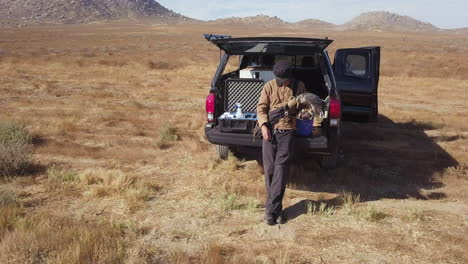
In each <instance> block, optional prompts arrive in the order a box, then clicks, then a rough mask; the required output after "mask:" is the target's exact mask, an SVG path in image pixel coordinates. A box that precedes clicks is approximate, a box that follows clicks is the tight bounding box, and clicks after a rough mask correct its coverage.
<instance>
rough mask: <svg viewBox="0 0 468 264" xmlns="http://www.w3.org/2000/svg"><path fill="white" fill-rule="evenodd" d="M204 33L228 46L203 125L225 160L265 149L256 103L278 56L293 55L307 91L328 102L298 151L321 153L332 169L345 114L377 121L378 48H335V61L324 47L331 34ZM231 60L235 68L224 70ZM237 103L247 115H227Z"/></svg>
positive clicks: (289, 57) (295, 74)
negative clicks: (257, 131) (234, 154)
mask: <svg viewBox="0 0 468 264" xmlns="http://www.w3.org/2000/svg"><path fill="white" fill-rule="evenodd" d="M205 38H206V39H207V40H208V41H210V42H211V43H213V44H214V45H216V46H218V47H219V48H220V49H221V50H222V51H224V54H223V56H222V57H221V59H220V63H219V66H218V69H217V70H216V73H215V75H214V78H213V81H212V83H211V89H210V94H209V95H208V97H207V98H206V113H207V123H206V127H205V133H206V138H207V139H208V141H209V142H211V143H212V144H215V145H216V148H217V151H218V154H219V157H220V158H221V159H226V158H227V155H228V151H233V152H236V151H241V152H242V151H246V150H247V151H255V150H259V149H260V148H261V146H262V140H261V139H258V138H254V137H253V133H252V132H253V129H254V127H255V124H256V115H255V113H256V105H257V102H258V98H259V96H260V92H261V90H262V87H263V85H264V83H266V82H268V81H269V80H271V79H273V78H274V75H273V74H272V66H273V65H274V63H275V62H276V61H279V60H289V61H290V63H291V64H292V66H293V77H294V78H295V79H297V80H301V81H302V82H304V84H305V85H306V89H307V90H308V92H310V93H313V94H316V95H318V96H319V97H320V98H321V99H322V100H323V101H324V106H325V107H324V109H325V110H324V116H323V121H322V122H321V124H319V125H318V126H317V127H315V128H314V129H316V131H315V133H313V135H310V136H308V137H297V140H296V151H297V152H300V153H301V154H302V155H304V154H318V155H320V156H321V162H322V166H323V167H325V168H334V167H336V162H337V157H338V151H339V148H340V137H341V133H340V127H341V121H342V118H343V117H345V116H347V115H352V116H360V117H361V118H360V119H364V120H367V121H376V120H377V116H378V104H377V88H378V82H379V66H380V47H363V48H352V49H340V50H337V51H336V53H335V60H334V63H333V64H332V63H331V62H330V58H329V56H328V52H327V51H326V48H327V47H328V46H329V45H330V44H331V43H332V42H333V41H332V40H330V39H313V38H284V37H252V38H231V37H230V36H226V35H211V34H205ZM232 60H234V62H235V64H236V65H235V67H232V66H231V64H232V62H233V61H232ZM228 63H229V65H230V66H229V67H230V68H231V69H230V70H232V71H229V70H228V71H227V72H225V69H226V68H227V67H226V65H228ZM236 104H241V109H242V112H243V113H245V116H246V118H242V119H236V118H235V117H234V118H233V116H234V115H231V118H229V117H228V118H226V116H229V114H228V113H235V111H236ZM225 113H226V114H225ZM362 117H363V118H362Z"/></svg>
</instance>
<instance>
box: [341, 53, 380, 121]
mask: <svg viewBox="0 0 468 264" xmlns="http://www.w3.org/2000/svg"><path fill="white" fill-rule="evenodd" d="M334 71H335V80H336V86H337V89H338V90H339V93H340V98H341V104H342V109H343V115H344V117H349V116H363V117H367V118H368V120H369V121H374V122H375V121H377V117H378V114H379V110H378V101H377V90H378V86H379V71H380V47H364V48H353V49H339V50H337V51H336V53H335V62H334Z"/></svg>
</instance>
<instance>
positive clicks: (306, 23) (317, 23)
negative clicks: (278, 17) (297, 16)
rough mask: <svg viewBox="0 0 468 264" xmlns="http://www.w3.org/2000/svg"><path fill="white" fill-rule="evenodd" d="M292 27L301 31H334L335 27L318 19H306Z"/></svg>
mask: <svg viewBox="0 0 468 264" xmlns="http://www.w3.org/2000/svg"><path fill="white" fill-rule="evenodd" d="M293 25H294V26H296V27H299V28H302V29H336V27H337V25H335V24H332V23H328V22H325V21H323V20H318V19H306V20H301V21H299V22H296V23H293Z"/></svg>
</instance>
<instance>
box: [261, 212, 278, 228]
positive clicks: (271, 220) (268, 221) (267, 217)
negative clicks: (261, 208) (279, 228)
mask: <svg viewBox="0 0 468 264" xmlns="http://www.w3.org/2000/svg"><path fill="white" fill-rule="evenodd" d="M263 219H264V220H265V224H267V225H270V226H272V225H276V224H277V223H276V219H275V216H274V215H273V214H265V217H264V218H263Z"/></svg>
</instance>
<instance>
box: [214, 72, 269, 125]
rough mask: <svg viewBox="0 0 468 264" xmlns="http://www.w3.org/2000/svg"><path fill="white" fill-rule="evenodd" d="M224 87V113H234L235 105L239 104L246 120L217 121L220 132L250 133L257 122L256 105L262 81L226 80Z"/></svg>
mask: <svg viewBox="0 0 468 264" xmlns="http://www.w3.org/2000/svg"><path fill="white" fill-rule="evenodd" d="M225 87H226V89H225V94H224V110H225V112H230V113H235V112H236V103H240V104H242V112H243V113H244V114H245V115H246V118H243V119H219V120H218V121H219V124H220V127H221V131H223V132H231V133H252V132H253V130H254V128H255V125H256V122H257V115H256V112H257V103H258V99H259V98H260V93H261V92H262V88H263V81H262V80H257V79H228V80H226V86H225Z"/></svg>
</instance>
